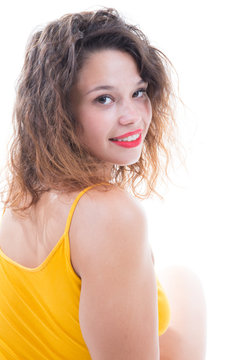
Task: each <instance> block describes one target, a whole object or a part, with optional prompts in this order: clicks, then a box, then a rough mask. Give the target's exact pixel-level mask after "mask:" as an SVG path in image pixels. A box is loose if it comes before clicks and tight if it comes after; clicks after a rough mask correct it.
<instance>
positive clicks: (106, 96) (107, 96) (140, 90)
mask: <svg viewBox="0 0 240 360" xmlns="http://www.w3.org/2000/svg"><path fill="white" fill-rule="evenodd" d="M137 92H142V93H147V89H138V90H137V91H135V93H137ZM135 93H134V94H135ZM104 98H110V99H111V100H112V98H111V96H110V95H101V96H99V97H97V98H96V99H95V101H96V102H97V103H100V104H101V105H105V104H103V103H101V102H99V100H101V99H104ZM107 105H108V104H107Z"/></svg>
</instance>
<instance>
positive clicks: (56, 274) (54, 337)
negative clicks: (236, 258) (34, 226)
mask: <svg viewBox="0 0 240 360" xmlns="http://www.w3.org/2000/svg"><path fill="white" fill-rule="evenodd" d="M93 186H95V185H93ZM93 186H89V187H87V188H85V189H84V190H83V191H81V192H80V193H79V194H78V196H77V197H76V199H75V200H74V202H73V204H72V207H71V209H70V212H69V215H68V218H67V223H66V227H65V231H64V234H63V235H62V237H61V238H60V239H59V241H58V243H57V244H56V246H55V247H54V249H53V250H52V251H51V253H50V254H49V255H48V256H47V258H46V259H45V260H44V261H43V263H42V264H41V265H39V266H38V267H36V268H27V267H25V266H22V265H20V264H18V263H16V262H14V261H13V260H12V259H10V258H9V257H8V256H6V255H5V254H4V253H3V252H2V250H1V249H0V359H1V360H13V359H14V360H33V359H34V360H50V359H51V360H73V359H81V360H89V359H91V357H90V353H89V351H88V348H87V346H86V343H85V341H84V338H83V335H82V332H81V324H79V299H80V296H81V279H80V278H79V277H78V276H77V274H76V273H75V271H74V269H73V267H72V265H71V260H70V246H69V235H68V234H69V228H70V224H71V220H72V216H73V213H74V210H75V207H76V205H77V203H78V201H79V199H80V198H81V196H82V195H83V194H84V193H85V192H86V191H87V190H89V189H91V188H92V187H93ZM157 289H158V319H159V335H161V334H163V332H164V331H165V330H166V329H167V326H168V323H169V315H170V312H169V305H168V301H167V298H166V296H165V294H164V292H163V289H162V287H161V285H160V283H159V280H158V279H157Z"/></svg>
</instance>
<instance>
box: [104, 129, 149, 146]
mask: <svg viewBox="0 0 240 360" xmlns="http://www.w3.org/2000/svg"><path fill="white" fill-rule="evenodd" d="M141 132H142V130H141V129H139V130H136V131H132V132H128V133H126V134H124V135H121V136H118V137H116V138H112V139H109V140H110V141H112V142H113V143H114V144H116V145H119V146H122V147H125V148H132V147H136V146H138V145H140V144H141V142H142V134H141ZM136 134H140V135H139V137H138V138H137V139H136V140H131V141H119V140H117V139H122V138H125V137H128V136H132V135H136Z"/></svg>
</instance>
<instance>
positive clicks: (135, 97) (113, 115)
mask: <svg viewBox="0 0 240 360" xmlns="http://www.w3.org/2000/svg"><path fill="white" fill-rule="evenodd" d="M103 85H107V86H111V87H112V88H111V89H105V90H104V89H102V90H94V88H95V87H98V86H103ZM147 85H148V84H147V83H146V82H144V81H143V80H142V78H141V77H140V75H139V72H138V69H137V65H136V63H135V61H134V59H133V58H132V57H131V55H129V54H128V53H126V52H123V51H119V50H101V51H98V52H95V53H92V54H91V55H90V56H89V57H88V59H87V60H86V62H85V64H84V66H83V68H82V69H81V71H80V72H79V74H78V77H77V81H76V83H75V85H74V86H73V88H72V92H71V99H72V110H73V114H74V116H75V119H76V121H77V123H78V135H79V138H80V141H82V142H83V143H84V144H85V145H87V147H88V149H89V150H90V151H91V153H92V154H94V155H95V156H97V157H98V158H99V159H101V160H103V161H104V162H105V165H106V169H111V167H112V165H113V164H118V165H130V164H133V163H135V162H137V161H138V159H139V157H140V155H141V151H142V146H143V141H144V139H145V136H146V134H147V131H148V128H149V125H150V122H151V118H152V106H151V102H150V99H149V98H148V96H147V93H145V92H144V91H142V89H144V90H146V89H147ZM92 90H93V91H92ZM137 129H142V130H143V132H142V142H141V144H140V145H139V146H137V147H134V148H124V147H121V146H118V145H116V144H115V143H113V142H111V141H110V140H109V139H110V138H113V137H118V136H120V135H123V134H125V133H127V132H130V131H135V130H137Z"/></svg>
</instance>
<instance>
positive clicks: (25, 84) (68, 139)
mask: <svg viewBox="0 0 240 360" xmlns="http://www.w3.org/2000/svg"><path fill="white" fill-rule="evenodd" d="M101 49H116V50H123V51H125V52H127V53H129V54H130V55H131V56H132V57H133V58H134V60H135V61H136V64H137V67H138V70H139V74H140V76H141V78H142V79H143V80H144V81H146V82H148V84H149V85H148V88H147V94H148V96H149V99H150V101H151V105H152V120H151V124H150V126H149V130H148V133H147V135H146V138H145V140H144V143H143V148H142V153H141V156H140V158H139V160H138V161H137V162H136V163H134V164H131V165H126V166H120V165H115V164H113V167H112V179H111V181H110V182H112V184H115V185H117V186H119V187H121V188H123V189H130V191H132V193H133V194H134V195H135V196H137V197H138V198H140V199H144V198H147V197H149V195H150V193H151V192H154V193H155V194H157V195H159V194H158V193H157V191H156V183H157V180H158V178H159V177H161V178H164V177H165V176H168V170H167V169H168V163H169V159H170V158H171V144H172V143H173V142H174V129H175V126H176V121H175V118H174V111H173V109H174V91H173V84H172V81H171V73H170V69H171V68H172V64H171V62H170V61H169V59H168V58H167V57H166V56H165V55H164V54H163V53H162V52H161V51H160V50H158V49H157V48H155V47H153V46H151V45H150V43H149V40H148V39H147V37H146V36H145V35H144V34H143V32H142V31H141V30H140V29H139V28H138V27H137V26H134V25H130V24H128V23H127V22H126V21H125V20H124V18H123V17H122V16H120V15H119V13H118V12H117V10H116V9H113V8H102V9H100V10H96V11H84V12H80V13H74V14H67V15H64V16H63V17H61V18H60V19H58V20H56V21H53V22H51V23H49V24H48V25H47V26H46V27H45V28H44V29H43V30H41V31H37V32H36V33H34V34H33V35H32V37H31V39H30V41H29V43H28V45H27V49H26V55H25V61H24V65H23V68H22V71H21V75H20V78H19V80H18V86H17V94H16V101H15V107H14V111H13V126H14V133H13V138H12V139H13V141H12V144H11V147H10V150H9V160H8V178H7V198H6V199H5V200H4V206H5V207H11V208H12V209H13V211H19V210H24V209H27V208H29V207H30V206H31V205H33V204H36V203H37V202H38V200H39V198H40V196H41V194H42V193H43V192H45V191H49V190H51V189H55V190H60V191H65V192H71V191H77V190H79V189H82V188H84V187H87V186H90V185H92V184H96V183H100V182H107V181H109V179H105V178H102V177H100V176H99V175H97V174H98V172H97V171H96V170H97V169H98V168H99V167H101V166H102V161H101V160H100V159H97V158H96V157H95V156H93V155H92V154H91V153H90V152H88V149H87V148H86V147H84V146H83V144H81V143H80V141H79V138H78V136H77V135H76V121H75V119H74V116H73V114H72V111H71V106H70V92H71V89H72V87H73V85H74V83H75V81H76V78H77V73H78V72H79V71H80V70H81V68H82V67H83V65H84V62H85V61H86V59H87V57H88V56H89V55H90V54H91V53H92V52H95V51H97V50H101ZM141 183H143V184H145V191H141V192H137V189H138V187H140V184H141ZM108 188H110V187H108ZM29 196H30V201H29V202H28V203H27V204H26V203H24V201H23V200H24V199H26V198H27V197H29Z"/></svg>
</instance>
